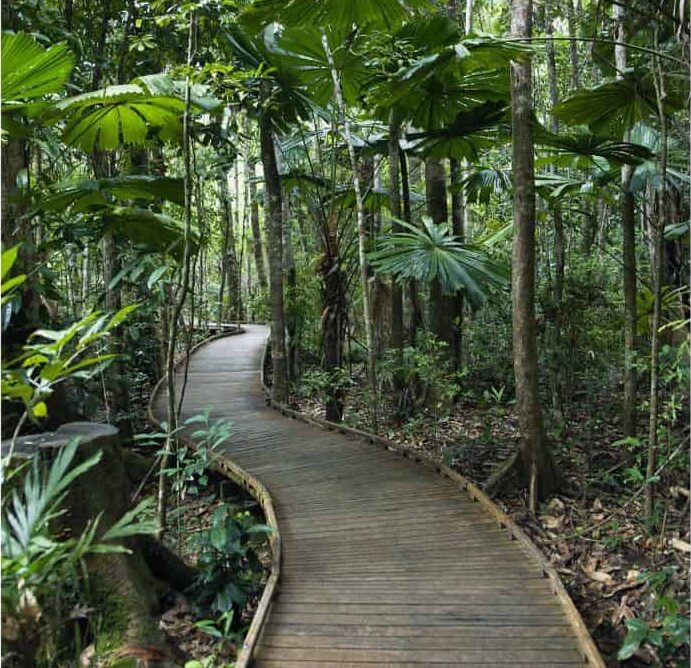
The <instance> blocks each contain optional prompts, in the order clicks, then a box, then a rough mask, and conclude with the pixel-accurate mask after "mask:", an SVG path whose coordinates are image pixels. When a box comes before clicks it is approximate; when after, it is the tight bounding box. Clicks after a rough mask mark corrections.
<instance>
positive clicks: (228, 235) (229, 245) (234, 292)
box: [218, 174, 242, 323]
mask: <svg viewBox="0 0 691 668" xmlns="http://www.w3.org/2000/svg"><path fill="white" fill-rule="evenodd" d="M218 190H219V199H220V203H221V214H222V220H223V258H222V260H221V262H222V265H223V269H222V272H221V273H222V280H221V287H220V289H219V310H218V313H219V315H218V321H219V323H221V322H223V320H224V317H225V314H226V313H227V315H228V317H229V319H230V320H231V322H236V321H237V320H238V319H239V317H240V312H241V310H242V309H241V295H240V267H239V264H238V257H237V250H236V248H237V246H236V239H235V227H234V224H233V208H232V204H231V200H230V193H229V192H228V175H227V174H223V176H222V177H221V178H220V179H219V182H218ZM225 287H227V288H228V310H227V311H226V310H225V309H224V308H223V306H224V304H223V301H224V294H223V293H224V290H225Z"/></svg>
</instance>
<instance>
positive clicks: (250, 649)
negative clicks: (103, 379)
mask: <svg viewBox="0 0 691 668" xmlns="http://www.w3.org/2000/svg"><path fill="white" fill-rule="evenodd" d="M244 333H245V330H243V329H242V327H241V326H239V325H238V329H237V330H234V331H231V332H221V333H219V334H214V335H213V336H210V337H208V338H207V339H204V340H203V341H201V342H199V343H197V344H196V345H194V346H192V348H190V350H189V351H188V352H187V353H186V354H185V355H184V356H183V357H182V359H180V360H178V361H177V362H176V363H175V370H176V371H177V370H178V368H179V367H180V366H181V365H182V364H183V363H184V362H185V361H186V360H187V359H188V358H189V357H191V356H192V355H193V354H194V353H195V352H197V350H199V349H200V348H201V347H203V346H205V345H207V344H208V343H211V342H213V341H217V340H218V339H222V338H225V337H227V336H233V335H235V334H244ZM263 365H264V358H262V367H263ZM165 379H166V376H163V377H162V378H161V379H160V380H159V381H158V382H157V383H156V385H155V386H154V389H153V390H152V392H151V397H150V399H149V405H148V410H147V412H148V418H149V421H150V422H151V423H152V424H154V425H155V426H156V427H157V428H159V429H161V422H160V421H159V420H158V418H157V417H156V414H155V412H154V403H155V401H156V397H157V396H158V393H159V392H160V390H161V387H162V386H163V382H164V381H165ZM178 438H179V439H180V440H181V441H183V442H184V443H185V444H186V445H188V446H189V447H191V448H194V447H195V445H196V444H195V443H194V441H193V440H192V439H190V438H188V437H187V436H185V435H184V434H179V436H178ZM211 467H212V468H213V469H214V470H216V471H218V472H219V473H222V474H223V475H225V476H227V477H228V478H230V479H231V480H233V482H235V483H237V484H238V485H239V486H240V487H242V488H243V489H244V490H246V491H247V492H249V494H251V495H252V496H253V497H254V498H255V499H256V500H257V502H258V503H259V505H260V506H261V508H262V511H263V512H264V517H265V518H266V523H267V524H268V525H269V526H270V527H271V528H272V529H273V531H272V532H271V534H270V536H269V545H270V547H271V572H270V574H269V577H268V579H267V581H266V584H265V585H264V591H263V592H262V595H261V598H260V599H259V605H258V606H257V609H256V610H255V612H254V616H253V617H252V621H251V623H250V627H249V629H248V631H247V635H246V636H245V639H244V641H243V643H242V647H241V649H240V652H239V653H238V656H237V659H236V660H235V667H236V668H248V666H249V665H250V662H251V660H252V657H253V655H254V651H255V648H256V645H257V641H258V639H259V634H260V633H261V630H262V627H263V625H264V621H265V620H266V617H267V615H268V612H269V608H270V606H271V603H272V601H273V599H274V597H275V595H276V593H277V589H278V581H279V578H280V575H281V533H280V530H279V527H278V520H277V518H276V511H275V507H274V501H273V499H272V497H271V494H270V493H269V490H268V489H267V488H266V487H265V486H264V485H263V484H262V482H261V481H260V480H259V479H258V478H256V477H254V476H253V475H252V474H251V473H249V472H248V471H246V470H245V469H243V468H242V467H241V466H238V465H237V464H236V463H235V462H233V461H232V459H230V458H229V457H228V456H227V455H218V454H216V453H214V454H212V461H211Z"/></svg>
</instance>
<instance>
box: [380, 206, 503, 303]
mask: <svg viewBox="0 0 691 668" xmlns="http://www.w3.org/2000/svg"><path fill="white" fill-rule="evenodd" d="M397 223H398V224H399V225H400V226H401V227H402V228H403V229H404V230H405V231H403V232H399V233H396V234H392V235H391V236H389V237H387V238H384V239H382V240H380V241H379V243H378V245H377V247H376V248H375V250H374V251H372V252H370V254H369V259H370V262H371V263H372V266H374V268H375V269H376V270H377V271H378V272H380V273H382V274H391V275H393V276H395V277H396V279H397V280H399V281H400V282H405V281H409V280H415V281H419V282H420V283H426V284H428V283H432V282H433V281H438V282H439V284H440V286H441V289H442V291H443V292H444V293H445V294H452V293H454V292H458V291H459V290H463V291H464V292H465V293H466V294H467V296H468V299H469V301H470V304H471V305H472V306H473V307H475V308H477V307H479V306H481V305H482V304H483V303H484V302H485V299H486V296H487V293H486V287H487V286H490V285H492V286H495V287H498V288H503V287H505V286H506V285H507V284H508V280H509V270H508V267H507V266H506V265H505V264H504V263H502V262H500V261H498V260H495V259H493V258H491V257H490V256H489V255H488V254H487V252H486V251H485V250H484V249H482V248H479V247H475V246H468V245H465V244H462V243H461V242H460V240H459V239H458V237H456V236H454V235H453V233H452V232H451V229H450V227H449V226H448V225H435V224H434V223H433V222H432V220H431V219H430V218H427V217H423V219H422V226H421V227H415V226H413V225H410V224H409V223H406V222H404V221H402V220H399V221H397Z"/></svg>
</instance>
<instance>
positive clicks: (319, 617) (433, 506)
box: [157, 325, 584, 668]
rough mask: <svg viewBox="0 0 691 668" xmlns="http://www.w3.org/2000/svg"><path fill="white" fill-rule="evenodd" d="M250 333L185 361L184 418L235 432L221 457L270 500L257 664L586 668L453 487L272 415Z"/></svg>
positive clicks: (504, 542) (569, 637) (519, 568)
mask: <svg viewBox="0 0 691 668" xmlns="http://www.w3.org/2000/svg"><path fill="white" fill-rule="evenodd" d="M246 330H247V332H246V333H245V334H241V335H238V336H231V337H228V338H225V339H220V340H217V341H214V342H211V343H209V344H207V345H205V346H203V347H201V348H200V349H199V350H198V351H197V352H196V353H195V354H194V355H193V357H192V359H191V362H190V367H189V380H188V384H187V390H186V395H185V402H184V407H183V413H184V414H185V415H186V416H188V415H192V414H194V413H198V412H200V411H202V410H203V409H204V408H206V407H210V408H211V415H212V417H214V418H218V417H227V418H230V419H231V420H232V422H233V425H234V429H233V437H232V438H231V440H230V441H229V442H228V444H227V445H226V446H225V447H226V451H227V453H228V456H229V457H230V458H231V459H232V460H234V461H235V462H236V463H237V464H239V465H240V466H242V467H243V468H244V469H246V470H247V471H249V472H250V473H252V474H253V475H255V476H256V477H257V478H259V479H260V480H261V481H262V482H263V483H264V484H265V485H266V486H267V487H268V489H269V491H270V492H271V494H272V496H273V498H274V500H275V504H276V511H277V515H278V519H279V524H280V527H281V535H282V539H283V566H282V575H281V583H280V589H279V594H278V597H277V599H276V600H275V601H274V603H273V605H272V607H271V610H270V613H269V617H268V620H267V622H266V624H265V627H264V630H263V633H262V636H261V639H260V643H259V649H258V651H257V654H256V657H257V658H256V661H255V665H257V666H261V667H262V668H297V667H298V666H306V667H307V668H309V667H310V666H312V667H314V668H332V667H336V666H340V667H341V668H343V667H345V666H348V667H350V668H360V667H363V668H377V667H383V666H390V667H392V668H393V667H395V668H405V667H408V666H410V667H413V666H414V667H416V668H421V667H423V666H432V667H436V668H438V667H441V666H503V667H504V668H506V667H508V666H512V667H521V666H523V667H525V668H533V667H535V666H553V667H555V668H557V667H561V666H574V665H579V664H580V665H583V664H584V660H583V657H582V654H581V653H580V652H579V651H578V646H577V642H576V637H575V634H574V632H573V630H572V627H571V626H570V624H569V622H568V620H567V618H566V616H565V614H564V612H563V609H562V607H561V606H560V605H559V603H558V602H557V600H556V598H555V597H554V596H553V595H552V593H551V592H550V589H549V585H548V582H547V580H545V579H543V578H542V577H541V575H540V573H539V572H538V569H537V567H536V566H535V564H534V563H533V562H532V561H531V560H530V559H529V558H528V557H527V556H526V555H525V554H524V553H523V552H522V551H521V548H520V547H519V545H518V544H517V543H516V542H512V541H511V540H510V539H509V538H508V537H507V534H506V532H504V531H502V530H501V529H500V528H498V527H497V525H496V523H494V522H493V520H492V519H491V518H490V517H489V516H488V515H486V514H485V513H484V512H483V510H482V509H481V508H480V507H479V505H478V504H475V503H473V502H472V501H471V500H469V499H468V498H467V496H466V495H465V494H462V493H460V492H459V490H458V488H457V486H456V485H455V484H454V483H452V482H451V481H450V480H448V479H446V478H443V477H441V476H438V475H435V474H434V473H433V472H431V471H427V470H425V469H424V468H422V467H420V466H418V465H416V464H415V463H413V462H411V461H408V460H406V459H403V458H399V457H395V456H392V455H391V453H387V452H385V451H383V450H379V449H377V448H374V447H372V446H370V445H368V444H365V443H361V442H359V441H357V440H355V439H351V438H349V437H347V436H344V435H342V434H337V433H332V432H327V431H322V430H319V429H317V428H314V427H311V426H309V425H307V424H304V423H302V422H299V421H297V420H289V419H287V418H285V417H283V416H282V415H281V414H280V413H278V412H276V411H274V410H272V409H270V408H269V407H267V405H266V401H265V397H264V394H263V392H262V390H261V387H260V384H259V375H258V370H259V365H260V361H261V357H262V352H263V347H264V344H265V341H266V336H267V329H266V328H265V327H260V326H251V325H250V326H246ZM157 401H158V403H157V410H158V412H159V413H162V412H163V406H164V405H165V404H164V402H165V396H164V394H163V393H162V394H161V396H159V397H158V399H157Z"/></svg>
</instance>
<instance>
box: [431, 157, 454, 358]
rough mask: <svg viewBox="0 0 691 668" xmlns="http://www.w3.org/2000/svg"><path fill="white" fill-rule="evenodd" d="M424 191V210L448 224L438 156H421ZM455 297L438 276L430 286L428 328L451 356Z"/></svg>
mask: <svg viewBox="0 0 691 668" xmlns="http://www.w3.org/2000/svg"><path fill="white" fill-rule="evenodd" d="M425 193H426V196H427V212H428V213H429V216H430V218H431V219H432V222H433V223H434V224H435V225H448V222H449V221H448V219H449V208H448V204H447V196H446V170H445V169H444V163H443V162H442V161H441V160H436V159H433V158H427V160H425ZM454 304H455V299H454V297H453V296H452V295H448V294H445V293H444V291H443V290H442V286H441V283H440V282H439V280H434V281H432V284H431V286H430V321H431V323H432V331H433V332H434V334H435V335H436V336H437V337H438V338H439V339H440V340H441V341H444V342H445V343H446V344H447V345H448V346H449V352H450V354H451V357H452V359H455V358H456V357H457V351H456V343H457V337H456V335H455V331H454V322H453V318H454V312H455V308H454Z"/></svg>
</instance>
